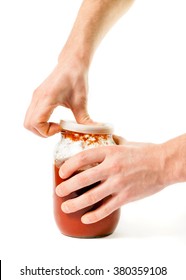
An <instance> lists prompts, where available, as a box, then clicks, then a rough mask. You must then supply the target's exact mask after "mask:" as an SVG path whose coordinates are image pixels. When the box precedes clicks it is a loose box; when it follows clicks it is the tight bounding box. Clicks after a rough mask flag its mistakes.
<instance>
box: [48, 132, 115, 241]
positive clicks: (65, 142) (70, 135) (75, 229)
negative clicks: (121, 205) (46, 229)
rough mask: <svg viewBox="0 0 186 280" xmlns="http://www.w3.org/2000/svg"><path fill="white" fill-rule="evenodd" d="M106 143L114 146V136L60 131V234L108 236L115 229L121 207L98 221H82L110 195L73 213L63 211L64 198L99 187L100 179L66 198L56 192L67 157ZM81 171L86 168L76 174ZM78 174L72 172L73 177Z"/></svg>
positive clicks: (57, 162)
mask: <svg viewBox="0 0 186 280" xmlns="http://www.w3.org/2000/svg"><path fill="white" fill-rule="evenodd" d="M106 145H114V141H113V139H112V135H107V134H106V135H105V134H104V135H101V134H94V135H92V134H85V133H74V132H69V131H67V132H62V134H61V141H60V142H59V144H58V145H57V147H56V150H55V163H54V189H53V190H54V192H53V205H54V218H55V221H56V224H57V226H58V228H59V230H60V231H61V233H62V234H64V235H68V236H72V237H82V238H91V237H102V236H107V235H110V234H111V233H113V232H114V230H115V228H116V226H117V224H118V221H119V217H120V209H118V210H116V211H114V212H113V213H112V214H110V215H109V216H107V217H105V218H104V219H102V220H100V221H98V222H96V223H92V224H83V223H82V222H81V217H82V216H83V215H84V214H85V213H87V212H90V211H93V210H95V209H97V208H98V207H100V206H101V205H102V204H103V203H104V202H105V200H107V199H109V197H107V198H105V199H103V200H101V201H99V202H98V203H96V204H94V205H91V206H88V207H86V208H84V209H81V210H79V211H77V212H74V213H70V214H66V213H64V212H63V211H62V210H61V204H62V203H63V202H64V201H66V200H68V199H73V198H75V197H77V196H80V195H82V194H83V193H85V192H87V191H88V190H90V189H91V188H94V187H95V186H97V185H98V184H99V182H97V183H95V184H93V185H90V186H87V187H85V188H82V189H80V190H77V191H75V192H72V193H71V194H69V195H67V196H65V197H59V196H57V195H56V192H55V189H56V187H57V186H58V185H59V184H60V183H62V182H63V180H62V178H61V177H60V176H59V168H60V166H61V164H62V163H63V162H64V161H65V159H67V158H69V157H71V156H73V155H74V154H76V153H77V152H80V151H83V150H85V149H89V148H94V147H98V146H106ZM82 171H83V170H79V171H78V172H77V173H79V172H82ZM77 173H76V174H77ZM76 174H73V176H74V175H76Z"/></svg>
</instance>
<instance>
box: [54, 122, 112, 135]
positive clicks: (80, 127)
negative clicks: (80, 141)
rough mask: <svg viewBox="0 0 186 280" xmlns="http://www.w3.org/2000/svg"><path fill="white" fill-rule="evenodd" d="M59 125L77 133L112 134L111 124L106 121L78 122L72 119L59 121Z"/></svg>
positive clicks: (63, 128)
mask: <svg viewBox="0 0 186 280" xmlns="http://www.w3.org/2000/svg"><path fill="white" fill-rule="evenodd" d="M60 126H61V128H62V131H63V130H68V131H74V132H79V133H88V134H112V133H113V126H112V125H111V124H108V123H97V124H91V125H89V124H88V125H87V124H79V123H76V122H74V121H64V120H61V121H60Z"/></svg>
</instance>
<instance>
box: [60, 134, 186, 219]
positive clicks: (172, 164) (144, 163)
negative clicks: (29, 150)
mask: <svg viewBox="0 0 186 280" xmlns="http://www.w3.org/2000/svg"><path fill="white" fill-rule="evenodd" d="M116 142H117V143H118V144H120V145H116V146H110V147H108V146H107V147H98V148H94V149H90V150H86V151H83V152H81V153H79V154H77V155H75V156H74V157H72V158H70V159H68V160H67V161H66V162H65V163H64V164H63V165H62V166H61V168H60V172H59V174H60V176H61V178H62V179H64V180H65V181H64V182H63V183H61V184H60V185H58V187H57V188H56V193H57V195H59V196H66V195H68V194H69V193H71V192H73V191H76V190H78V189H80V188H83V187H85V186H88V185H91V184H93V183H96V182H98V181H100V184H99V185H98V186H96V187H95V188H93V189H92V190H89V191H88V192H86V193H84V194H83V195H81V196H79V197H77V198H74V199H71V200H68V201H65V202H64V203H63V204H62V211H64V212H65V213H71V212H75V211H77V210H80V209H82V208H84V207H86V206H89V205H92V204H94V203H96V202H98V201H100V200H101V199H103V198H106V197H107V196H109V195H110V196H111V197H110V198H109V199H108V200H107V201H106V203H104V205H102V206H101V207H99V208H98V209H96V210H94V211H92V212H89V213H87V214H85V215H84V216H82V222H83V223H85V224H89V223H94V222H97V221H99V220H101V219H103V218H104V217H106V216H107V215H109V214H111V213H112V212H113V211H114V210H116V209H118V208H119V207H121V206H122V205H124V204H127V203H129V202H132V201H135V200H139V199H142V198H144V197H147V196H150V195H153V194H155V193H157V192H159V191H161V190H163V189H164V188H165V187H167V186H169V185H172V184H174V183H179V182H184V181H186V134H185V135H182V136H179V137H177V138H175V139H172V140H170V141H168V142H166V143H163V144H151V143H150V144H149V143H134V142H126V141H124V140H122V138H118V137H117V138H116ZM95 149H96V151H95ZM95 163H98V164H97V165H96V166H94V167H92V168H89V169H88V170H85V171H83V172H81V173H79V174H78V175H75V176H73V177H71V178H69V177H70V176H72V175H73V173H74V172H76V171H77V170H79V169H81V168H82V167H83V166H85V165H93V164H94V165H95ZM68 178H69V179H68Z"/></svg>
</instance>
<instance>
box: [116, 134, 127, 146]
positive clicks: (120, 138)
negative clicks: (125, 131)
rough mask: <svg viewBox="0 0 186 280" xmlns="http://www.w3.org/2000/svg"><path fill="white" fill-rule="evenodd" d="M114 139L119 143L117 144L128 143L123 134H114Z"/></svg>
mask: <svg viewBox="0 0 186 280" xmlns="http://www.w3.org/2000/svg"><path fill="white" fill-rule="evenodd" d="M113 139H114V142H115V143H116V144H117V145H124V144H126V142H127V140H126V139H124V138H123V137H121V136H118V135H115V134H114V135H113Z"/></svg>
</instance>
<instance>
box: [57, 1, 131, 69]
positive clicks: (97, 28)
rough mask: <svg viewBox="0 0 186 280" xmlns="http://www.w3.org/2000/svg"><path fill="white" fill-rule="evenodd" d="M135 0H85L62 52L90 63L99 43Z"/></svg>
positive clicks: (86, 63)
mask: <svg viewBox="0 0 186 280" xmlns="http://www.w3.org/2000/svg"><path fill="white" fill-rule="evenodd" d="M133 2H134V0H84V1H83V3H82V5H81V7H80V9H79V13H78V15H77V18H76V20H75V23H74V25H73V28H72V31H71V33H70V35H69V38H68V40H67V42H66V44H65V47H64V49H63V51H62V52H61V54H60V56H59V61H60V58H61V55H62V53H63V52H64V50H65V52H71V53H73V54H75V55H76V56H78V58H79V59H81V61H84V63H85V65H86V66H89V65H90V62H91V60H92V57H93V55H94V52H95V50H96V48H97V47H98V45H99V43H100V42H101V40H102V39H103V37H104V36H105V34H106V33H107V32H108V31H109V30H110V28H111V27H112V26H113V25H114V23H115V22H116V21H117V20H118V19H119V18H120V17H121V16H122V15H123V14H124V13H125V12H126V11H127V10H128V9H129V8H130V6H131V5H132V3H133Z"/></svg>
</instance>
